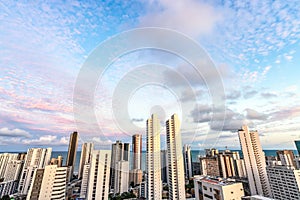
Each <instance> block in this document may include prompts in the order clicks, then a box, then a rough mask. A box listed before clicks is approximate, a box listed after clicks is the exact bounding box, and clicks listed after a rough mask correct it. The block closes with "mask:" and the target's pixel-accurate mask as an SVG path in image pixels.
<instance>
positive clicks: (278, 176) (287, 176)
mask: <svg viewBox="0 0 300 200" xmlns="http://www.w3.org/2000/svg"><path fill="white" fill-rule="evenodd" d="M267 173H268V177H269V182H270V186H271V191H272V194H273V198H274V199H276V200H287V199H291V200H292V199H293V200H294V199H300V170H295V168H294V167H292V166H280V165H279V166H273V167H267Z"/></svg>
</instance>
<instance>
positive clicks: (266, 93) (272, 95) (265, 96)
mask: <svg viewBox="0 0 300 200" xmlns="http://www.w3.org/2000/svg"><path fill="white" fill-rule="evenodd" d="M260 95H261V96H262V97H263V98H266V99H269V98H274V97H277V94H274V93H271V92H262V93H261V94H260Z"/></svg>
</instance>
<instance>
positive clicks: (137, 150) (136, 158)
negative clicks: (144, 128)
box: [132, 134, 142, 169]
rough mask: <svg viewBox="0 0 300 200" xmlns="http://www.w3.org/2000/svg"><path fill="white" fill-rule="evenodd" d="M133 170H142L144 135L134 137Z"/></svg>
mask: <svg viewBox="0 0 300 200" xmlns="http://www.w3.org/2000/svg"><path fill="white" fill-rule="evenodd" d="M132 152H133V168H132V169H142V165H141V162H142V135H139V134H136V135H133V136H132Z"/></svg>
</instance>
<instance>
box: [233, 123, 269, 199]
mask: <svg viewBox="0 0 300 200" xmlns="http://www.w3.org/2000/svg"><path fill="white" fill-rule="evenodd" d="M238 134H239V139H240V144H241V148H242V151H243V156H244V161H245V166H246V171H247V177H248V181H249V185H250V191H251V195H257V194H258V195H263V196H266V197H270V196H271V192H270V185H269V181H268V176H267V171H266V160H265V154H264V152H263V150H262V147H261V144H260V140H259V136H258V132H257V131H249V129H248V126H243V127H242V129H240V130H239V131H238Z"/></svg>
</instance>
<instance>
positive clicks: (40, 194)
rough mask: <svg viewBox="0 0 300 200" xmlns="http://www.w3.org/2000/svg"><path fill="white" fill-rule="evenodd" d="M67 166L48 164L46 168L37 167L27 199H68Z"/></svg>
mask: <svg viewBox="0 0 300 200" xmlns="http://www.w3.org/2000/svg"><path fill="white" fill-rule="evenodd" d="M66 187H67V167H58V166H57V165H48V166H45V168H44V169H36V170H35V172H34V175H33V177H32V184H31V186H30V189H29V191H28V195H27V200H32V199H36V200H52V199H57V200H64V199H66V196H65V195H66Z"/></svg>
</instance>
